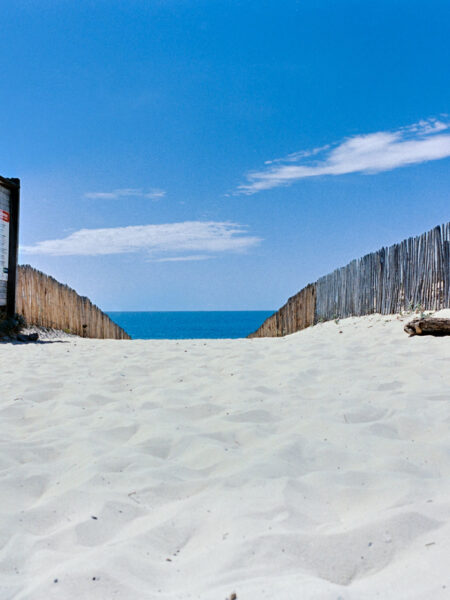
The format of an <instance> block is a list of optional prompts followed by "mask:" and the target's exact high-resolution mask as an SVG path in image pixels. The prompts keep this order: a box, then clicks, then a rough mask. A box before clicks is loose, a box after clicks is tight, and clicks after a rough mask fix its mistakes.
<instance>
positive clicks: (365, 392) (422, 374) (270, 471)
mask: <svg viewBox="0 0 450 600" xmlns="http://www.w3.org/2000/svg"><path fill="white" fill-rule="evenodd" d="M449 313H450V311H448V310H447V311H441V313H438V314H442V315H443V316H450V315H449ZM411 318H412V316H409V317H402V318H401V317H399V316H381V315H372V316H367V317H358V318H356V317H352V318H348V319H344V320H340V321H337V322H334V321H330V322H326V323H321V324H318V325H316V326H314V327H309V328H308V329H305V330H303V331H301V332H298V333H295V334H292V335H290V336H287V337H283V338H261V339H235V340H154V341H152V340H145V341H139V340H136V341H127V340H119V341H117V340H93V339H81V338H66V339H47V340H43V343H36V344H0V365H1V368H0V372H1V378H2V385H1V401H0V415H1V418H0V429H1V434H0V443H1V454H0V463H1V466H0V523H1V525H0V536H1V550H0V573H1V575H0V598H2V600H9V599H11V600H12V599H14V600H24V599H26V600H44V599H56V598H58V599H64V600H68V599H70V600H71V599H79V598H83V599H92V600H94V599H95V600H99V599H116V598H117V599H119V600H122V599H123V600H125V599H126V600H129V599H136V600H140V599H144V600H147V599H148V600H153V599H155V600H156V599H166V600H175V599H179V600H181V599H183V600H184V599H189V598H192V599H194V598H195V599H201V600H225V599H226V598H231V597H232V595H233V594H235V595H236V597H237V599H238V600H261V599H264V598H268V599H269V598H270V599H277V600H294V599H295V600H298V599H302V600H303V599H305V600H310V599H311V600H312V599H314V600H372V599H374V598H383V599H386V598H387V599H391V598H392V599H395V600H418V599H423V600H425V599H427V600H428V599H430V598H433V599H440V598H448V597H450V576H449V572H448V557H449V556H450V521H449V517H450V438H449V433H448V431H449V424H450V369H449V360H450V339H449V338H448V337H446V338H445V337H444V338H434V337H430V336H426V337H420V336H415V337H412V338H409V337H408V336H407V335H406V334H405V333H404V331H403V326H404V324H405V323H406V321H407V320H408V319H411Z"/></svg>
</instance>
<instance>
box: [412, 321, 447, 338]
mask: <svg viewBox="0 0 450 600" xmlns="http://www.w3.org/2000/svg"><path fill="white" fill-rule="evenodd" d="M404 330H405V331H406V333H409V335H410V336H412V335H439V336H441V335H450V319H433V318H431V319H430V318H417V319H413V320H412V321H410V322H409V323H407V324H406V325H405V327H404Z"/></svg>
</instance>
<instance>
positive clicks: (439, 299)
mask: <svg viewBox="0 0 450 600" xmlns="http://www.w3.org/2000/svg"><path fill="white" fill-rule="evenodd" d="M416 307H420V308H421V309H422V310H439V309H441V308H447V307H450V223H447V224H445V225H441V226H439V227H435V228H434V229H432V230H431V231H427V232H426V233H424V234H422V235H419V236H417V237H411V238H408V239H407V240H403V241H402V242H400V243H399V244H394V245H393V246H389V247H388V248H381V250H378V251H377V252H372V253H371V254H367V255H366V256H363V257H362V258H359V259H356V260H353V261H352V262H351V263H349V264H348V265H346V266H345V267H342V268H340V269H336V270H335V271H333V272H332V273H329V274H328V275H325V276H324V277H321V278H320V279H319V280H318V281H317V282H316V283H313V284H310V285H308V286H307V287H306V288H304V289H303V290H301V291H300V292H299V293H298V294H296V295H295V296H293V297H292V298H289V300H288V301H287V303H286V304H285V305H284V306H282V307H281V308H280V310H279V311H278V312H277V313H275V314H274V315H272V316H271V317H269V318H268V319H267V320H266V321H265V322H264V323H263V324H262V325H261V327H260V328H259V329H257V330H256V331H255V332H254V333H252V334H251V335H250V336H249V337H276V336H283V335H287V334H289V333H294V332H295V331H300V330H301V329H305V327H309V325H312V324H313V323H317V322H318V321H329V320H331V319H335V318H344V317H350V316H362V315H370V314H373V313H381V314H384V315H388V314H395V313H398V312H402V311H406V310H411V309H412V308H416Z"/></svg>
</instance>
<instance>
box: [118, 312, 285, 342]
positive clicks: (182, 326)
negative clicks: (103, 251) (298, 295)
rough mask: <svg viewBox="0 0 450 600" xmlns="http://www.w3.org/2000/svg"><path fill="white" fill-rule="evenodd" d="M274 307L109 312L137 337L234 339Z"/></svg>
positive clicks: (256, 324)
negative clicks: (245, 309)
mask: <svg viewBox="0 0 450 600" xmlns="http://www.w3.org/2000/svg"><path fill="white" fill-rule="evenodd" d="M273 313H274V311H273V310H251V311H242V310H239V311H198V312H181V311H176V312H108V313H107V314H108V316H109V317H110V318H111V319H112V320H113V321H114V322H115V323H117V325H119V326H120V327H122V328H123V329H125V331H126V332H127V333H128V334H129V335H131V337H132V338H133V339H138V340H139V339H140V340H164V339H165V340H180V339H221V338H224V339H230V338H243V337H247V336H248V335H249V334H250V333H252V332H253V331H255V330H256V329H258V327H259V326H260V325H261V324H262V323H263V322H264V321H265V320H266V319H267V317H270V315H272V314H273Z"/></svg>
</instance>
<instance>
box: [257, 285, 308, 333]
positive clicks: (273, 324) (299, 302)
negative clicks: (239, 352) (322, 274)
mask: <svg viewBox="0 0 450 600" xmlns="http://www.w3.org/2000/svg"><path fill="white" fill-rule="evenodd" d="M315 295H316V286H315V284H310V285H307V286H306V287H305V288H303V289H302V290H301V291H300V292H298V294H295V296H292V298H289V300H288V301H287V302H286V304H285V305H284V306H282V307H281V308H280V310H279V311H277V312H276V313H274V314H273V315H272V316H270V317H269V318H268V319H266V320H265V321H264V323H263V324H262V325H261V327H260V328H259V329H258V330H257V331H255V333H252V334H250V335H249V336H248V337H279V336H282V335H287V334H288V333H294V331H299V330H300V329H305V327H309V326H310V325H313V324H314V310H315V305H316V303H315Z"/></svg>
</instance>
